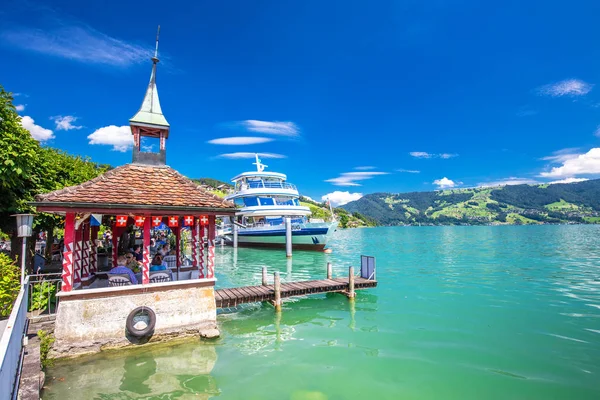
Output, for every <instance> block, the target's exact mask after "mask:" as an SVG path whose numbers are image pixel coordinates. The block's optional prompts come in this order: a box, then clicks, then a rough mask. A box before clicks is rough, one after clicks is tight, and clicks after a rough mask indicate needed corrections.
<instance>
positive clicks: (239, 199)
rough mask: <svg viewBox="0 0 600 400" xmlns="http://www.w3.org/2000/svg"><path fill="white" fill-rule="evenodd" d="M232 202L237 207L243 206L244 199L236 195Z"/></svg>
mask: <svg viewBox="0 0 600 400" xmlns="http://www.w3.org/2000/svg"><path fill="white" fill-rule="evenodd" d="M233 202H234V203H235V205H236V206H238V207H244V199H242V198H241V197H238V198H237V199H235V200H233Z"/></svg>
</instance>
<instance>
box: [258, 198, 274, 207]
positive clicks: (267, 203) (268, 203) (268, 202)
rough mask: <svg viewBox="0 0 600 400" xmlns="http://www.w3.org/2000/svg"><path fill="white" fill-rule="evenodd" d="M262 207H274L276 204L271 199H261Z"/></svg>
mask: <svg viewBox="0 0 600 400" xmlns="http://www.w3.org/2000/svg"><path fill="white" fill-rule="evenodd" d="M259 200H260V205H261V206H274V205H275V202H274V201H273V199H272V198H271V197H260V198H259Z"/></svg>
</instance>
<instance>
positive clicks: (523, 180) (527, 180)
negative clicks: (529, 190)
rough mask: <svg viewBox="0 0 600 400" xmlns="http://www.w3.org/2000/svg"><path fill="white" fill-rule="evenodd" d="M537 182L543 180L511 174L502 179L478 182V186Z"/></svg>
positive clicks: (531, 183) (532, 183)
mask: <svg viewBox="0 0 600 400" xmlns="http://www.w3.org/2000/svg"><path fill="white" fill-rule="evenodd" d="M536 183H541V182H538V181H536V180H534V179H530V178H517V177H514V176H511V177H510V178H506V179H501V180H498V181H492V182H482V183H478V184H477V187H484V188H485V187H496V186H511V185H534V184H536Z"/></svg>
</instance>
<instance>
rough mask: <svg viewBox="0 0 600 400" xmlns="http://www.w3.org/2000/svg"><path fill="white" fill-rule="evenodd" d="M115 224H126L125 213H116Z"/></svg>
mask: <svg viewBox="0 0 600 400" xmlns="http://www.w3.org/2000/svg"><path fill="white" fill-rule="evenodd" d="M117 226H127V215H117Z"/></svg>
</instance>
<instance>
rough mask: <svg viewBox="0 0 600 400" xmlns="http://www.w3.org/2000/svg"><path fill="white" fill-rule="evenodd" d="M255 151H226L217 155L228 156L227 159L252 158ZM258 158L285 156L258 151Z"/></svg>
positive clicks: (220, 156)
mask: <svg viewBox="0 0 600 400" xmlns="http://www.w3.org/2000/svg"><path fill="white" fill-rule="evenodd" d="M256 154H257V153H250V152H247V153H246V152H238V153H226V154H220V155H218V156H217V157H219V158H229V159H239V158H254V157H255V155H256ZM258 156H259V157H260V158H287V156H284V155H283V154H275V153H258Z"/></svg>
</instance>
